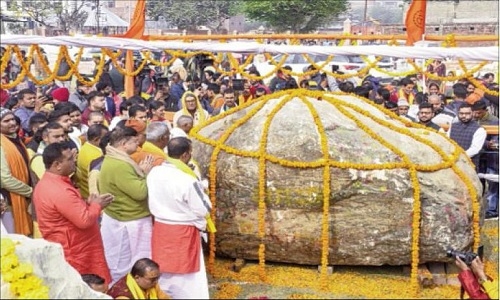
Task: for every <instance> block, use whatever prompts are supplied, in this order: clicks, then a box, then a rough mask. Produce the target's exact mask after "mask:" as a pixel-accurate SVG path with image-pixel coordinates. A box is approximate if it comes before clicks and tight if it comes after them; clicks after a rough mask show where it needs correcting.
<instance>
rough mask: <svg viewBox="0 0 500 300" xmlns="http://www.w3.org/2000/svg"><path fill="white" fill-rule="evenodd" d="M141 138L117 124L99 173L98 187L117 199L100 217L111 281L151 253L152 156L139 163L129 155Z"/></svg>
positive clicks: (130, 129)
mask: <svg viewBox="0 0 500 300" xmlns="http://www.w3.org/2000/svg"><path fill="white" fill-rule="evenodd" d="M138 138H139V137H138V133H137V131H135V130H134V129H132V128H129V127H123V128H121V127H117V128H115V129H114V130H113V132H112V133H111V135H110V145H108V146H107V147H106V156H105V158H104V161H103V163H102V167H101V173H100V175H99V191H100V192H101V193H110V194H112V195H114V196H115V200H116V202H115V201H113V203H112V205H109V206H107V207H106V208H105V209H104V213H103V215H102V221H101V235H102V240H103V244H104V253H105V256H106V261H107V263H108V267H109V271H110V273H111V279H112V282H111V285H113V284H114V283H115V282H116V281H118V280H119V279H120V278H122V277H123V276H125V275H127V273H128V272H129V271H130V269H131V268H132V266H133V264H134V263H135V262H136V261H137V260H139V259H141V258H144V257H146V258H150V257H151V231H152V218H151V213H150V212H149V209H148V202H147V198H148V190H147V187H146V175H147V174H148V172H149V170H151V167H152V166H153V157H152V156H147V157H146V158H145V159H144V160H143V161H141V162H140V163H139V164H137V163H135V161H134V160H132V158H130V154H132V153H134V152H135V151H136V150H137V147H138V144H139V141H138Z"/></svg>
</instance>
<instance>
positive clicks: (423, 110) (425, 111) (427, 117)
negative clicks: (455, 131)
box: [417, 102, 443, 132]
mask: <svg viewBox="0 0 500 300" xmlns="http://www.w3.org/2000/svg"><path fill="white" fill-rule="evenodd" d="M417 117H418V123H419V124H421V125H424V126H426V127H430V128H432V129H435V130H437V131H441V132H443V129H442V128H441V127H440V126H439V125H437V124H436V123H434V122H432V118H434V111H433V109H432V104H430V103H428V102H424V103H422V104H420V105H419V106H418V114H417Z"/></svg>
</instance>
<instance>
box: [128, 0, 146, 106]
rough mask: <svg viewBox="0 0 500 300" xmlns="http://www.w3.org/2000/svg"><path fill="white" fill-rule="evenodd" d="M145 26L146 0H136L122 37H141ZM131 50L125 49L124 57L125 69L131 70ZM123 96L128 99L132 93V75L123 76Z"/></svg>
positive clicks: (132, 63)
mask: <svg viewBox="0 0 500 300" xmlns="http://www.w3.org/2000/svg"><path fill="white" fill-rule="evenodd" d="M145 27H146V0H137V4H136V6H135V10H134V16H133V18H132V21H131V23H130V25H129V28H128V31H127V32H126V33H125V34H124V35H122V37H124V38H130V39H141V38H142V37H143V35H144V28H145ZM132 53H133V52H132V50H127V56H126V57H125V70H127V72H132V71H133V70H134V59H133V54H132ZM124 87H125V97H126V98H127V99H128V98H130V97H132V96H133V95H134V77H132V76H125V84H124Z"/></svg>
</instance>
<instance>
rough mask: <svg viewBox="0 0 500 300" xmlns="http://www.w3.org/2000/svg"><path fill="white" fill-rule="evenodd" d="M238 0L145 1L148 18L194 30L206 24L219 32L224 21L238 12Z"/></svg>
mask: <svg viewBox="0 0 500 300" xmlns="http://www.w3.org/2000/svg"><path fill="white" fill-rule="evenodd" d="M238 4H239V1H229V0H187V1H179V0H163V1H147V2H146V8H147V14H148V16H149V18H151V19H153V20H157V19H158V17H160V16H163V17H165V20H166V21H167V22H168V23H170V24H171V25H173V26H177V27H178V28H179V29H186V30H196V28H197V27H198V26H207V27H209V28H211V29H212V30H214V31H215V32H219V31H221V30H222V27H223V25H224V21H225V20H226V19H227V18H229V17H230V16H233V15H235V14H236V13H237V12H238Z"/></svg>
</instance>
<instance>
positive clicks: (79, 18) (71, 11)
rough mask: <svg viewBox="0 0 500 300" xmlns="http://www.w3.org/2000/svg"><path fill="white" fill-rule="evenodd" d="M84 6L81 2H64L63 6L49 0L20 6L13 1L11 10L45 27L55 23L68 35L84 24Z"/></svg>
mask: <svg viewBox="0 0 500 300" xmlns="http://www.w3.org/2000/svg"><path fill="white" fill-rule="evenodd" d="M73 4H75V5H73ZM84 5H85V3H84V2H83V1H78V2H73V1H66V5H63V3H62V2H54V1H51V0H30V1H23V2H22V3H21V4H18V3H17V2H16V1H15V2H13V3H12V6H11V9H12V10H14V11H17V12H19V13H21V14H25V15H28V16H29V17H30V18H31V19H32V20H33V21H35V22H36V23H38V24H41V25H43V26H46V27H51V26H52V25H53V23H54V21H55V23H57V26H58V27H59V29H60V30H61V31H62V33H64V34H68V33H69V31H70V30H71V29H79V28H81V27H82V26H83V24H84V23H85V20H86V19H87V16H88V14H87V12H85V11H84V10H83V9H82V8H83V6H84ZM68 6H70V7H68Z"/></svg>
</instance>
